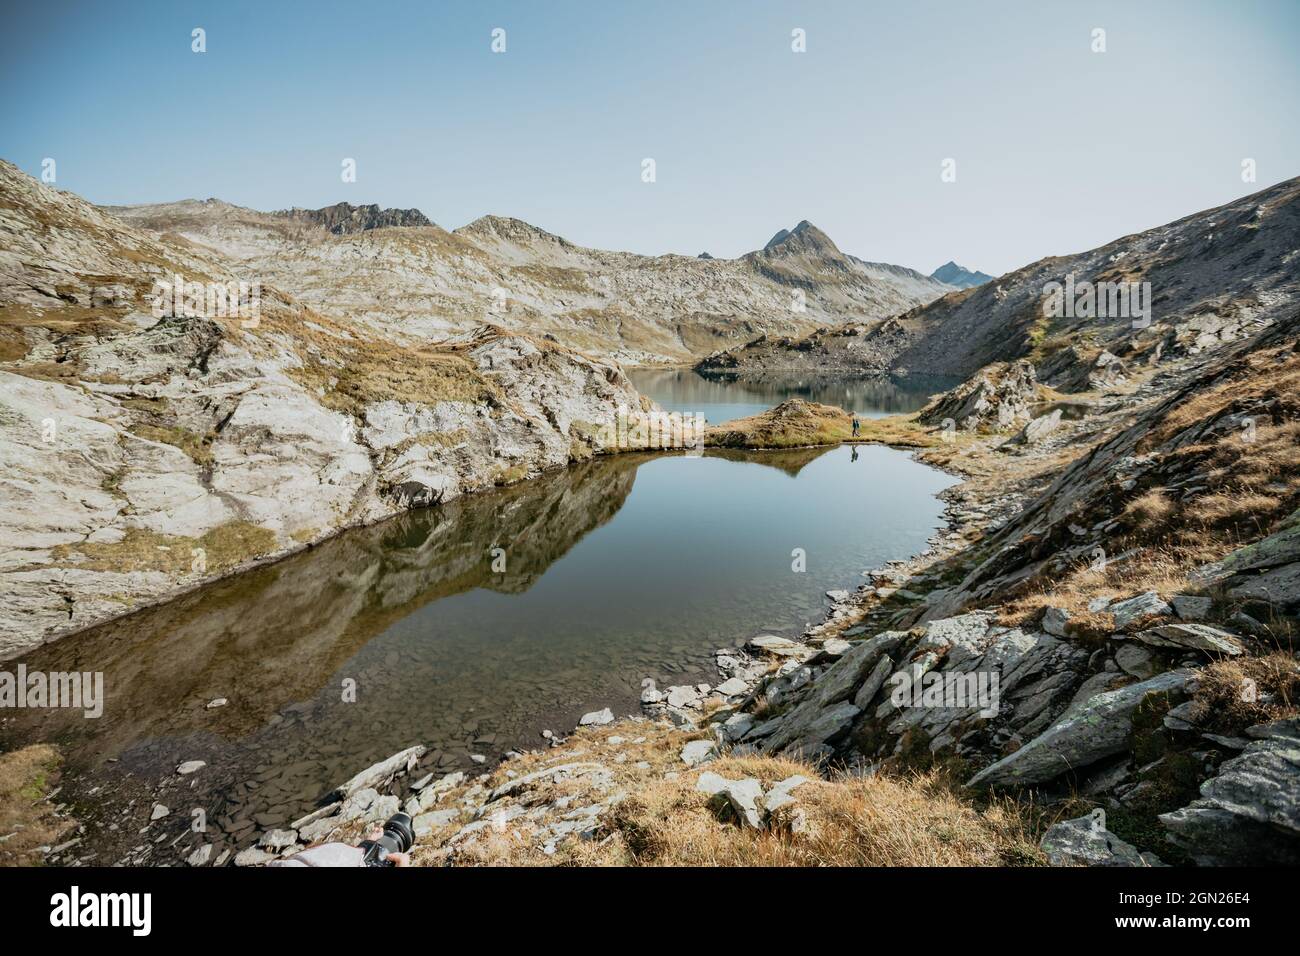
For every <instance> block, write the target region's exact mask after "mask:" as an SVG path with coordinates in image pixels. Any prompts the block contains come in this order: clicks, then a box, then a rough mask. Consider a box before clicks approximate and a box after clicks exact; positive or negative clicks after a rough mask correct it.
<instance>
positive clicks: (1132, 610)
mask: <svg viewBox="0 0 1300 956" xmlns="http://www.w3.org/2000/svg"><path fill="white" fill-rule="evenodd" d="M1106 610H1108V611H1110V613H1111V614H1113V615H1115V626H1116V627H1124V625H1126V624H1128V623H1129V622H1130V621H1136V620H1137V619H1138V618H1142V617H1147V616H1149V615H1153V614H1154V615H1167V614H1169V613H1170V612H1171V611H1172V610H1173V608H1171V607H1170V606H1169V605H1168V604H1166V603H1165V602H1164V601H1163V600H1162V599H1161V597H1160V595H1159V594H1157V593H1156V592H1155V591H1147V592H1146V593H1145V594H1139V595H1137V596H1136V597H1131V598H1129V599H1127V600H1125V601H1116V602H1115V603H1114V604H1111V605H1110V606H1109V607H1108V608H1106Z"/></svg>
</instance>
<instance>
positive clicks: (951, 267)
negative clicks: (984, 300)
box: [930, 260, 993, 289]
mask: <svg viewBox="0 0 1300 956" xmlns="http://www.w3.org/2000/svg"><path fill="white" fill-rule="evenodd" d="M930 278H931V279H937V280H939V281H940V282H945V283H947V284H948V285H953V286H956V287H957V288H959V289H969V288H970V287H971V286H976V285H983V284H984V283H985V282H991V281H992V279H993V277H992V276H991V275H988V274H987V273H984V272H972V271H971V270H970V269H966V268H963V267H962V266H959V265H957V263H955V262H953V261H952V260H949V261H947V262H945V263H944V264H943V265H941V266H940V267H939V268H937V269H935V270H934V271H933V272H931V273H930Z"/></svg>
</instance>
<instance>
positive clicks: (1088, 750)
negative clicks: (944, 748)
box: [967, 670, 1193, 787]
mask: <svg viewBox="0 0 1300 956" xmlns="http://www.w3.org/2000/svg"><path fill="white" fill-rule="evenodd" d="M1192 674H1193V672H1191V671H1187V670H1177V671H1167V672H1166V673H1163V674H1160V675H1159V676H1157V677H1153V678H1151V679H1150V680H1145V681H1142V682H1140V683H1137V684H1130V685H1129V686H1127V687H1121V688H1119V689H1118V690H1112V691H1108V692H1106V693H1104V694H1098V695H1097V696H1095V697H1093V698H1092V699H1091V700H1089V701H1088V702H1087V703H1085V704H1084V705H1083V706H1082V707H1079V708H1078V709H1077V710H1074V711H1072V712H1070V713H1068V714H1067V715H1066V716H1065V717H1064V718H1063V719H1062V720H1060V721H1058V722H1057V723H1055V724H1053V725H1052V727H1051V728H1049V729H1048V730H1047V731H1046V732H1045V733H1043V734H1042V735H1040V736H1038V737H1035V738H1034V739H1033V740H1031V741H1030V742H1029V743H1027V744H1025V745H1024V746H1023V747H1021V748H1020V749H1019V750H1017V751H1016V752H1015V753H1013V754H1011V755H1010V756H1008V757H1004V758H1003V759H1002V760H999V761H997V762H996V763H994V764H992V765H990V766H988V767H985V768H984V769H983V770H981V771H980V772H979V773H977V774H975V776H973V777H971V779H970V780H969V781H968V782H967V786H970V787H996V786H1029V785H1031V784H1036V783H1043V782H1044V781H1047V780H1051V779H1052V778H1054V777H1057V776H1060V775H1061V774H1062V773H1065V772H1066V771H1068V770H1077V769H1081V768H1084V767H1087V766H1089V765H1090V764H1093V763H1096V762H1097V761H1098V760H1101V759H1103V758H1104V757H1109V756H1111V755H1112V754H1117V753H1120V752H1121V751H1123V750H1124V748H1125V747H1126V746H1127V744H1128V739H1129V736H1130V734H1131V733H1132V731H1133V713H1134V711H1136V710H1137V708H1138V705H1139V704H1141V703H1142V702H1143V701H1144V700H1146V699H1147V697H1148V696H1150V695H1152V694H1170V693H1176V692H1179V691H1181V690H1183V688H1184V687H1186V685H1187V682H1188V680H1190V679H1191V677H1192Z"/></svg>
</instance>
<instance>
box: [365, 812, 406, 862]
mask: <svg viewBox="0 0 1300 956" xmlns="http://www.w3.org/2000/svg"><path fill="white" fill-rule="evenodd" d="M413 843H415V827H414V826H413V824H412V821H411V818H410V816H409V815H408V814H405V813H394V814H393V815H392V816H391V817H389V818H388V822H387V823H385V824H384V832H383V835H382V836H380V837H379V838H377V839H374V840H366V841H364V842H363V843H362V844H361V847H362V849H363V850H365V858H364V863H365V865H366V866H391V865H392V864H391V863H389V862H388V854H390V853H405V852H406V851H407V850H409V849H410V848H411V845H412V844H413Z"/></svg>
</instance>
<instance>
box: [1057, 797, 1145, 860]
mask: <svg viewBox="0 0 1300 956" xmlns="http://www.w3.org/2000/svg"><path fill="white" fill-rule="evenodd" d="M1039 846H1040V847H1041V848H1042V850H1043V852H1044V853H1046V854H1047V860H1048V862H1049V863H1051V864H1052V865H1053V866H1160V865H1161V863H1160V860H1159V858H1158V857H1156V856H1155V854H1152V853H1139V852H1138V850H1137V848H1136V847H1134V846H1133V845H1132V844H1129V843H1125V842H1124V841H1123V840H1121V839H1120V838H1119V837H1117V836H1115V834H1113V833H1111V832H1110V831H1109V830H1107V829H1106V815H1105V813H1104V812H1103V811H1101V810H1094V811H1093V812H1092V813H1090V814H1088V815H1087V816H1084V817H1078V818H1077V819H1074V820H1063V821H1062V822H1060V823H1057V824H1053V825H1052V826H1051V827H1050V828H1049V829H1048V831H1047V832H1046V833H1045V834H1043V839H1042V841H1041V843H1040V844H1039Z"/></svg>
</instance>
